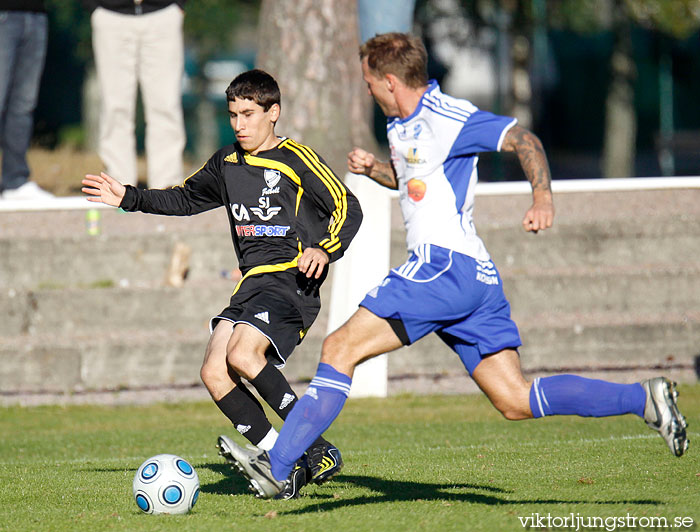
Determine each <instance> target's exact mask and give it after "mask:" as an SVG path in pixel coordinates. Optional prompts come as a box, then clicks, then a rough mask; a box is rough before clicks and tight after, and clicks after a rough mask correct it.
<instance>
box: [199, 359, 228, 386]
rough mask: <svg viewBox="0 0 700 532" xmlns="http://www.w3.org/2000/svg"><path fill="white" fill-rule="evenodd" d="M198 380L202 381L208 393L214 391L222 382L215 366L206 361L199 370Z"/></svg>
mask: <svg viewBox="0 0 700 532" xmlns="http://www.w3.org/2000/svg"><path fill="white" fill-rule="evenodd" d="M199 378H200V379H202V382H203V383H204V386H205V387H206V388H207V390H209V391H211V390H213V389H216V388H217V386H218V385H219V384H220V383H221V381H222V380H223V379H222V374H221V371H219V369H218V368H217V367H216V365H215V364H211V363H208V362H206V361H205V362H204V363H203V364H202V367H201V368H200V370H199Z"/></svg>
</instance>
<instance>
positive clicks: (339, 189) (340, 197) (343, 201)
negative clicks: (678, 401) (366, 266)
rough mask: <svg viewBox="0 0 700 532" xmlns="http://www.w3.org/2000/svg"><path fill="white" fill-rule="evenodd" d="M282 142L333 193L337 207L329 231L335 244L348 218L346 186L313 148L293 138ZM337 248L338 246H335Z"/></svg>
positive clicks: (332, 242)
mask: <svg viewBox="0 0 700 532" xmlns="http://www.w3.org/2000/svg"><path fill="white" fill-rule="evenodd" d="M282 144H283V145H284V146H285V147H286V148H288V149H289V150H291V151H293V152H294V153H296V154H297V155H298V156H299V158H300V159H301V160H302V161H303V162H304V163H305V164H306V165H307V166H308V167H309V169H310V170H311V171H312V172H313V173H314V174H316V175H317V176H318V178H319V179H320V180H321V182H322V183H323V184H324V185H325V186H326V188H327V189H328V191H329V192H330V193H331V197H332V198H333V201H334V202H335V205H336V209H335V211H333V214H332V220H331V223H330V224H329V226H328V231H329V233H330V234H331V237H332V239H331V244H335V242H334V241H338V236H337V235H338V233H339V232H340V229H341V227H342V226H343V224H344V223H345V219H346V218H347V210H348V202H347V195H346V190H345V187H344V186H343V185H342V184H341V183H340V181H339V180H338V178H337V177H336V176H335V175H334V174H333V172H332V171H331V170H330V168H328V167H327V166H326V165H325V164H323V163H322V162H321V161H320V159H319V158H318V156H317V155H316V153H314V151H313V150H311V148H309V147H307V146H304V145H303V144H299V143H297V142H295V141H293V140H292V139H287V140H285V141H284V142H283V143H282ZM331 244H329V245H331ZM327 246H328V245H327ZM327 246H324V247H325V249H326V250H327V251H329V252H331V251H330V250H329V248H328V247H327ZM333 247H335V246H333ZM335 249H338V248H337V247H335Z"/></svg>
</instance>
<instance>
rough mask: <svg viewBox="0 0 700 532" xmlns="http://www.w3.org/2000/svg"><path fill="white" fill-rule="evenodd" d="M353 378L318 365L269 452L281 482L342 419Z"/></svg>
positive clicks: (327, 365)
mask: <svg viewBox="0 0 700 532" xmlns="http://www.w3.org/2000/svg"><path fill="white" fill-rule="evenodd" d="M351 384H352V379H351V378H350V377H348V376H347V375H344V374H343V373H340V372H339V371H336V369H335V368H334V367H333V366H331V365H329V364H324V363H321V364H319V365H318V370H317V371H316V376H315V377H314V378H313V379H312V380H311V383H310V384H309V387H308V388H307V390H306V393H305V394H304V395H303V397H301V398H300V399H299V401H297V404H295V405H294V408H292V410H291V412H289V415H288V416H287V419H286V420H285V421H284V425H282V430H280V435H279V436H278V437H277V441H276V442H275V446H274V447H273V448H272V450H270V451H269V455H270V465H271V466H272V474H273V476H274V477H275V478H276V479H277V480H284V479H286V478H287V477H288V476H289V473H290V472H291V471H292V467H294V464H295V463H296V461H297V460H298V459H299V458H300V457H301V456H302V455H303V454H304V453H305V452H306V449H308V448H309V446H310V445H311V444H312V443H313V442H314V441H316V439H317V438H318V437H319V436H320V435H321V434H323V433H324V432H325V430H326V429H327V428H328V427H329V426H330V424H331V423H333V420H334V419H335V418H336V417H338V414H340V411H341V410H342V408H343V405H344V404H345V399H347V397H348V394H349V393H350V385H351Z"/></svg>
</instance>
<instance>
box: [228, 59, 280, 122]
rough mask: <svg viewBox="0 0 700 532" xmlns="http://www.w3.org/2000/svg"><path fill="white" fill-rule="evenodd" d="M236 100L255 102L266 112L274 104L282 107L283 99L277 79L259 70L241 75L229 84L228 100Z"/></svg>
mask: <svg viewBox="0 0 700 532" xmlns="http://www.w3.org/2000/svg"><path fill="white" fill-rule="evenodd" d="M236 98H241V99H244V100H253V101H254V102H255V103H257V104H258V105H259V106H261V107H262V108H263V109H264V110H265V111H268V110H269V109H270V107H272V106H273V105H274V104H277V105H280V101H281V99H282V97H281V95H280V88H279V85H277V82H276V81H275V78H273V77H272V76H271V75H270V74H268V73H267V72H265V71H264V70H260V69H258V68H255V69H253V70H248V71H247V72H243V73H242V74H239V75H238V76H236V77H235V78H234V80H233V81H232V82H231V83H230V84H229V86H228V88H227V89H226V100H227V101H229V102H230V101H233V100H235V99H236Z"/></svg>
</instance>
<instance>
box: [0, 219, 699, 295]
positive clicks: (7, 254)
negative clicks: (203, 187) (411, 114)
mask: <svg viewBox="0 0 700 532" xmlns="http://www.w3.org/2000/svg"><path fill="white" fill-rule="evenodd" d="M694 223H696V226H700V218H699V219H698V220H696V221H695V222H694ZM481 233H482V237H483V238H484V241H485V243H486V245H487V247H488V249H489V251H490V253H491V255H492V257H493V259H494V261H495V263H496V265H497V266H498V267H499V268H500V269H504V270H505V269H509V270H510V271H511V272H518V271H519V272H522V273H526V272H528V273H529V272H535V273H539V272H546V271H547V270H549V269H551V268H565V267H571V266H575V267H583V266H586V267H593V268H597V267H604V266H624V265H640V264H643V265H651V266H663V265H665V266H670V267H676V268H678V265H684V264H692V263H695V262H697V260H698V257H700V239H698V238H697V236H696V235H695V234H693V233H692V232H689V231H688V224H687V222H684V221H682V220H665V221H662V223H658V224H653V225H650V226H647V227H645V228H644V229H643V230H641V229H640V226H639V225H638V223H637V222H626V221H619V222H615V223H614V225H611V224H608V225H590V226H564V225H559V226H558V227H556V228H553V229H552V230H550V231H548V232H546V233H543V234H540V235H527V234H524V233H523V232H522V231H521V230H519V229H518V228H493V227H491V228H486V229H485V230H484V231H482V232H481ZM179 242H181V243H184V244H185V245H187V246H188V247H189V249H190V250H191V254H190V259H189V276H190V278H192V279H195V280H196V279H213V278H216V277H218V275H219V274H220V272H221V270H223V269H230V268H235V266H236V264H237V262H236V259H235V254H234V251H233V246H232V243H231V239H230V236H229V234H228V233H227V232H222V231H220V230H219V231H217V232H178V231H170V232H165V231H163V232H162V233H158V232H154V233H148V234H123V235H122V234H119V235H110V234H103V235H100V236H97V237H90V236H87V235H83V234H81V235H78V236H75V237H60V238H25V239H19V238H2V237H0V287H9V288H14V289H20V288H29V289H37V288H42V287H57V288H62V287H75V286H82V287H87V286H91V285H95V284H102V285H108V284H110V283H111V284H119V283H122V284H123V283H126V282H128V283H131V284H133V283H142V282H146V283H152V282H154V281H157V280H161V279H163V278H164V276H165V273H166V271H167V268H168V265H169V264H170V260H171V257H172V255H173V252H174V249H175V245H176V244H177V243H179ZM405 258H406V251H405V244H404V237H403V233H402V231H393V234H392V259H391V260H392V264H393V265H399V264H401V263H402V262H403V261H404V260H405Z"/></svg>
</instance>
